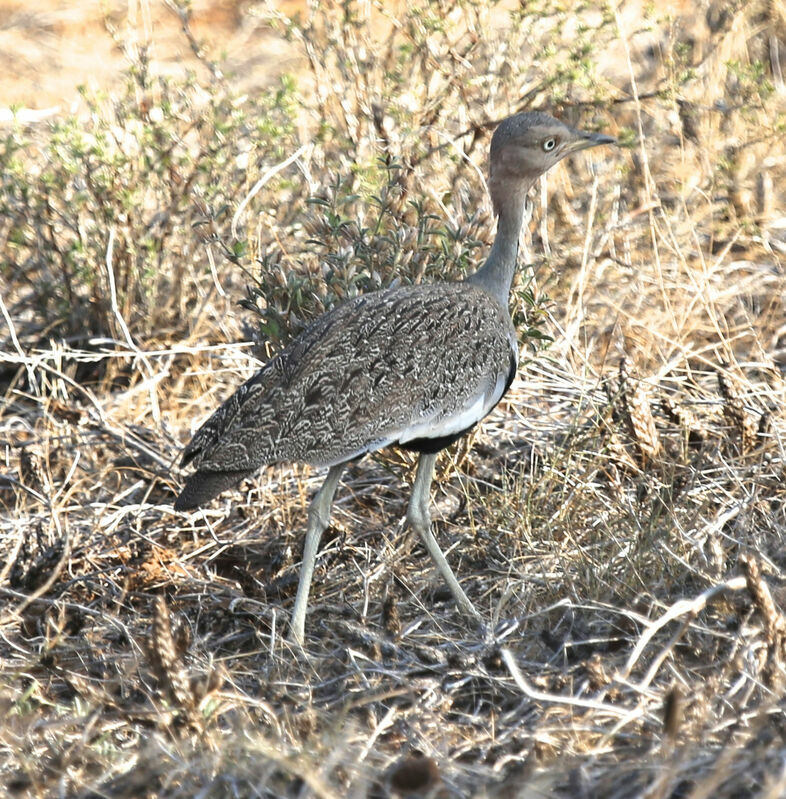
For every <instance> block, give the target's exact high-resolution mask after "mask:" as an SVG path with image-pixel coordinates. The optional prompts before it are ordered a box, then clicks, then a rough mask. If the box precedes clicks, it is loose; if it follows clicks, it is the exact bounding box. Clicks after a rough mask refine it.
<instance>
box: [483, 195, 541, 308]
mask: <svg viewBox="0 0 786 799" xmlns="http://www.w3.org/2000/svg"><path fill="white" fill-rule="evenodd" d="M527 188H529V187H527ZM495 205H496V207H497V208H498V215H499V216H498V221H497V235H496V237H495V238H494V244H493V245H492V247H491V252H490V253H489V257H488V258H487V259H486V263H484V264H483V266H481V267H480V269H478V271H477V272H475V273H474V274H472V275H470V276H469V277H468V278H467V283H473V284H474V285H476V286H480V287H481V288H483V289H485V290H486V291H487V292H488V293H489V294H491V296H492V297H495V298H496V299H497V301H498V302H499V303H500V304H501V305H502V307H503V308H507V307H508V297H509V295H510V286H511V283H512V282H513V275H514V273H515V271H516V260H517V258H518V253H519V236H520V235H521V226H522V225H523V224H524V217H525V214H526V215H527V216H529V215H530V214H531V213H532V207H531V204H530V203H528V201H527V192H526V190H524V191H517V192H512V193H511V195H509V196H508V198H507V202H505V203H504V204H502V203H495ZM527 212H528V213H527Z"/></svg>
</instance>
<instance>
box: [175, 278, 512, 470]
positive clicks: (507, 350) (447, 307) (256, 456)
mask: <svg viewBox="0 0 786 799" xmlns="http://www.w3.org/2000/svg"><path fill="white" fill-rule="evenodd" d="M515 352H516V345H515V334H514V331H513V327H512V324H511V322H510V318H509V315H508V313H507V311H506V310H505V309H503V308H502V307H501V306H500V305H499V304H498V303H497V301H496V300H495V299H493V298H492V297H491V296H490V295H488V294H487V293H486V292H485V291H483V290H482V289H480V288H478V287H475V286H471V285H469V284H466V283H457V284H445V283H440V284H434V285H430V286H417V287H408V288H403V289H393V290H387V291H380V292H374V293H372V294H368V295H364V296H361V297H357V298H355V299H354V300H351V301H350V302H347V303H345V304H344V305H341V306H339V307H338V308H336V309H334V310H333V311H331V312H329V313H327V314H325V315H324V316H322V317H320V318H319V319H318V320H317V321H316V322H315V323H314V324H313V325H311V326H310V327H308V328H307V329H306V330H305V331H304V332H303V333H302V334H301V335H300V336H299V337H298V338H297V339H296V340H295V341H294V342H292V344H291V345H290V346H289V347H287V348H286V349H285V350H284V351H283V352H281V353H280V354H279V355H278V356H277V357H276V358H274V359H273V360H271V361H270V362H269V363H268V364H267V365H266V366H265V367H264V368H263V369H262V370H261V371H260V372H258V373H257V374H256V375H255V376H254V377H253V378H251V380H249V381H248V382H246V383H245V384H244V385H242V386H241V387H240V388H239V389H238V391H237V392H236V393H235V394H234V395H233V396H232V397H230V398H229V399H228V400H227V401H226V402H225V403H224V405H222V406H221V407H220V408H219V409H218V410H217V411H216V412H215V413H214V414H213V415H212V416H211V417H210V418H209V419H208V420H207V422H205V424H204V425H203V426H202V428H201V429H200V430H199V431H198V432H197V433H196V435H195V436H194V439H193V441H192V442H191V443H190V444H189V445H188V447H186V450H185V452H184V456H183V462H184V463H187V462H189V461H191V460H193V461H194V462H195V464H196V466H197V469H198V470H199V471H200V472H225V471H235V472H247V471H252V470H254V469H256V468H258V467H259V466H261V465H263V464H268V463H276V462H280V461H288V462H293V461H299V462H305V463H310V464H313V465H330V464H334V463H340V462H342V461H345V460H349V459H351V458H353V457H357V456H358V455H360V454H362V453H364V452H368V451H371V450H374V449H378V448H380V447H382V446H386V445H387V444H391V443H394V442H396V441H398V440H400V439H405V440H406V438H407V436H408V431H409V437H410V438H411V437H412V436H413V434H414V433H413V431H417V435H418V436H423V435H425V436H428V435H429V431H433V434H434V436H435V437H437V436H438V435H439V434H440V431H442V430H445V429H447V428H449V427H450V426H451V423H452V422H451V420H456V419H465V418H468V414H469V415H470V416H471V415H472V414H473V413H474V409H475V408H477V413H478V414H479V417H478V418H480V416H483V415H485V413H487V412H488V410H489V409H490V407H487V406H489V405H491V406H493V404H496V402H497V401H498V400H499V396H498V395H499V394H501V392H502V390H504V389H502V388H501V386H502V384H503V383H506V381H507V377H508V374H509V372H510V368H511V355H512V353H513V355H514V357H515ZM475 421H477V419H472V420H471V422H470V424H471V423H474V422H475ZM468 426H469V425H468Z"/></svg>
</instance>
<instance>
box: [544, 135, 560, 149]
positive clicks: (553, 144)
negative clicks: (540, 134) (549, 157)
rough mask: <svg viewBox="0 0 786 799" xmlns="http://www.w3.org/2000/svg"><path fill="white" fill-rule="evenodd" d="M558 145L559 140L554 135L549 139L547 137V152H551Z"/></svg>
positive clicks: (545, 143)
mask: <svg viewBox="0 0 786 799" xmlns="http://www.w3.org/2000/svg"><path fill="white" fill-rule="evenodd" d="M556 146H557V140H556V139H555V138H554V137H553V136H552V137H551V138H549V139H546V141H544V142H543V149H544V150H545V151H546V152H547V153H550V152H551V151H552V150H553V149H554V148H555V147H556Z"/></svg>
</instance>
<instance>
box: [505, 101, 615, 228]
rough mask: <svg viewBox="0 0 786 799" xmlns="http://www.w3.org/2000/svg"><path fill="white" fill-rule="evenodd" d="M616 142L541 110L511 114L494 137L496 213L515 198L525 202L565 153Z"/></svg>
mask: <svg viewBox="0 0 786 799" xmlns="http://www.w3.org/2000/svg"><path fill="white" fill-rule="evenodd" d="M616 141H617V140H616V139H615V138H614V137H613V136H606V135H605V134H603V133H587V132H585V131H583V130H576V129H575V128H571V127H569V126H568V125H565V124H563V123H562V122H560V121H559V120H557V119H554V117H550V116H549V115H548V114H544V113H541V112H539V111H525V112H523V113H521V114H515V115H514V116H512V117H508V118H507V119H505V120H503V121H502V122H500V124H499V126H498V127H497V129H496V130H495V131H494V135H493V136H492V138H491V149H490V153H489V162H490V169H489V190H490V191H491V199H492V201H493V203H494V210H495V212H496V213H499V211H500V209H501V207H503V205H504V204H505V203H507V202H510V201H511V200H512V199H514V197H519V198H520V199H521V200H522V201H523V199H524V197H526V194H527V192H528V191H529V190H530V188H531V187H532V186H533V185H534V184H535V182H536V181H537V179H538V178H539V177H540V176H541V175H542V174H544V173H545V172H547V171H548V170H549V169H551V167H553V166H554V164H556V163H557V162H558V161H561V160H562V159H563V158H565V156H567V155H571V154H572V153H576V152H578V151H579V150H586V149H587V148H588V147H596V146H597V145H599V144H614V143H615V142H616Z"/></svg>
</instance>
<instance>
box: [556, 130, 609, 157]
mask: <svg viewBox="0 0 786 799" xmlns="http://www.w3.org/2000/svg"><path fill="white" fill-rule="evenodd" d="M574 133H575V134H576V139H575V141H573V142H571V143H570V144H569V145H568V148H567V150H568V153H577V152H578V151H579V150H586V149H587V148H588V147H597V146H598V145H599V144H616V143H617V140H616V139H615V138H614V136H607V135H606V134H605V133H585V132H584V131H583V130H577V131H574Z"/></svg>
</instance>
